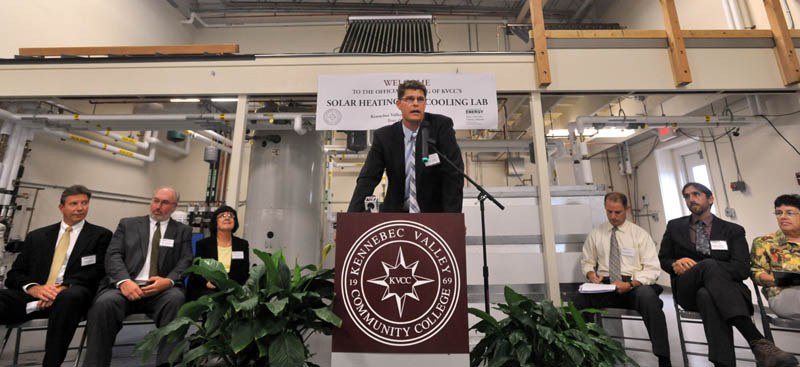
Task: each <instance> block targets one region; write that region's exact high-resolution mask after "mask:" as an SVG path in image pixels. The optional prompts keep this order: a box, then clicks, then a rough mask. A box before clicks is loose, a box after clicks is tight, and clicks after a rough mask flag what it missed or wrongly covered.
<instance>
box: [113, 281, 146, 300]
mask: <svg viewBox="0 0 800 367" xmlns="http://www.w3.org/2000/svg"><path fill="white" fill-rule="evenodd" d="M119 291H120V292H122V295H123V296H125V298H127V299H128V301H137V300H140V299H142V297H144V292H142V289H141V288H139V285H138V284H136V282H134V281H132V280H130V279H128V280H126V281H124V282H122V284H120V285H119Z"/></svg>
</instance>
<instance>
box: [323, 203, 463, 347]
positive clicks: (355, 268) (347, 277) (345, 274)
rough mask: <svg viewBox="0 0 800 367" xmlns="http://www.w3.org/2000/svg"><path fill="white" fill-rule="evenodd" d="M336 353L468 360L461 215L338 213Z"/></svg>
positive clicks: (335, 303)
mask: <svg viewBox="0 0 800 367" xmlns="http://www.w3.org/2000/svg"><path fill="white" fill-rule="evenodd" d="M336 226H337V229H336V279H335V281H334V283H335V286H334V289H335V291H336V296H335V299H334V311H335V312H336V314H337V315H339V317H341V318H342V327H341V328H339V329H335V330H334V333H333V352H358V353H469V341H468V334H467V329H468V328H467V297H466V283H467V282H466V274H465V271H466V249H465V247H464V246H465V237H466V227H465V225H464V215H463V214H461V213H458V214H452V213H451V214H447V213H430V214H427V213H426V214H405V213H393V214H389V213H381V214H369V213H366V214H365V213H341V214H339V216H338V220H337V225H336Z"/></svg>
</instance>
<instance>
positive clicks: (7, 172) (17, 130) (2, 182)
mask: <svg viewBox="0 0 800 367" xmlns="http://www.w3.org/2000/svg"><path fill="white" fill-rule="evenodd" d="M6 124H11V125H12V126H11V128H12V131H11V134H10V135H9V137H8V149H6V154H5V156H4V157H3V171H2V174H0V188H5V187H8V184H9V182H11V169H12V168H13V167H14V160H15V159H16V157H17V154H18V153H19V152H20V151H21V150H22V149H24V147H25V141H24V140H23V139H25V133H24V131H25V128H24V127H23V126H22V125H20V124H17V123H14V122H11V121H6ZM2 198H3V201H5V195H2Z"/></svg>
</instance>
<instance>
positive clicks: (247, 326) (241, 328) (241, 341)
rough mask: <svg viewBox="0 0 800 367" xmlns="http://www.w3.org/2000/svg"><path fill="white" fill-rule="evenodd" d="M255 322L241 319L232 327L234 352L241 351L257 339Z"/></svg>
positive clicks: (232, 347)
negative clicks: (254, 329)
mask: <svg viewBox="0 0 800 367" xmlns="http://www.w3.org/2000/svg"><path fill="white" fill-rule="evenodd" d="M254 334H255V333H254V332H253V324H252V323H250V322H249V321H247V320H239V321H237V322H235V323H234V325H233V327H232V328H231V349H233V352H234V353H239V352H241V351H242V350H243V349H244V348H247V346H248V345H250V343H251V342H252V341H253V340H254V339H255V338H254V337H253V336H254Z"/></svg>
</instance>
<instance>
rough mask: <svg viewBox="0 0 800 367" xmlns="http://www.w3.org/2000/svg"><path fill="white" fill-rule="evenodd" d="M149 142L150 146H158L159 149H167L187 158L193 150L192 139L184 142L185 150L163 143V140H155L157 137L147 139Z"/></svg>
mask: <svg viewBox="0 0 800 367" xmlns="http://www.w3.org/2000/svg"><path fill="white" fill-rule="evenodd" d="M147 142H148V143H150V144H153V145H157V146H159V147H162V148H165V149H167V150H169V151H172V152H175V153H178V154H180V155H183V156H187V155H189V151H190V150H191V142H192V139H186V142H184V144H183V148H178V147H177V146H175V145H173V144H169V143H167V142H164V141H161V140H159V139H158V138H155V137H150V138H147Z"/></svg>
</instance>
